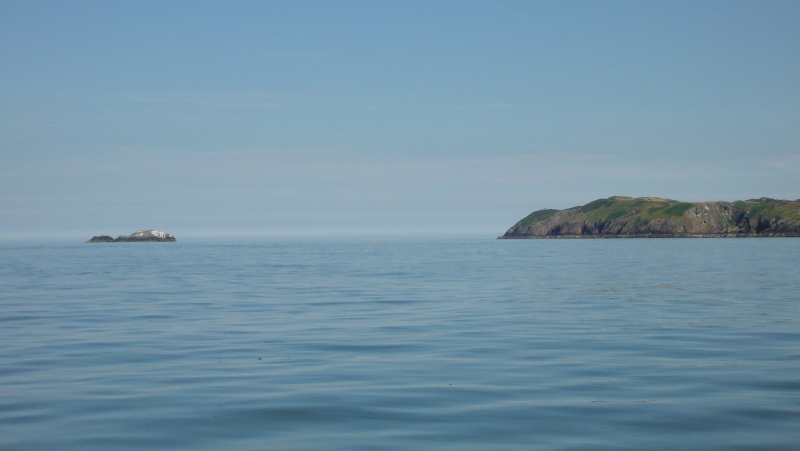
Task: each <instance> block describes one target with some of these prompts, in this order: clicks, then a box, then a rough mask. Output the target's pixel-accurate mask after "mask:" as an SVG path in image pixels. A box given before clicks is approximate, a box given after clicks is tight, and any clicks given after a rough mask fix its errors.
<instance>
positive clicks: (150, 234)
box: [87, 230, 177, 243]
mask: <svg viewBox="0 0 800 451" xmlns="http://www.w3.org/2000/svg"><path fill="white" fill-rule="evenodd" d="M159 241H163V242H174V241H177V240H176V239H175V237H174V236H173V235H172V234H169V233H166V232H160V231H158V230H139V231H138V232H134V233H132V234H130V235H121V236H119V237H117V239H114V238H111V236H109V235H100V236H94V237H92V239H90V240H89V241H87V243H125V242H159Z"/></svg>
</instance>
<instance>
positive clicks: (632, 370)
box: [0, 238, 800, 451]
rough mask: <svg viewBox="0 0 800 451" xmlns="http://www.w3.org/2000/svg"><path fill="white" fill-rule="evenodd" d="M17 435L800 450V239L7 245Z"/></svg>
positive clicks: (3, 382) (137, 440) (197, 446)
mask: <svg viewBox="0 0 800 451" xmlns="http://www.w3.org/2000/svg"><path fill="white" fill-rule="evenodd" d="M0 449H2V450H4V451H5V450H26V451H28V450H48V451H49V450H159V449H187V450H222V449H231V450H318V449H319V450H322V449H325V450H329V449H332V450H412V449H413V450H627V449H630V450H641V449H652V450H662V449H693V450H733V449H764V450H797V449H800V239H797V238H794V239H792V238H760V239H758V238H757V239H622V240H552V241H551V240H510V241H505V240H494V239H489V238H487V239H439V238H413V239H411V238H403V239H401V238H397V239H387V240H380V241H378V242H377V243H372V242H371V239H364V240H358V239H327V240H325V239H321V240H319V241H314V240H289V239H287V240H282V241H281V240H274V241H258V242H254V243H245V242H238V243H237V242H227V243H226V242H217V243H204V242H195V243H191V242H188V241H187V242H178V243H114V244H83V243H74V244H67V243H60V244H58V243H55V244H54V243H39V244H35V243H26V244H12V243H5V244H2V245H0Z"/></svg>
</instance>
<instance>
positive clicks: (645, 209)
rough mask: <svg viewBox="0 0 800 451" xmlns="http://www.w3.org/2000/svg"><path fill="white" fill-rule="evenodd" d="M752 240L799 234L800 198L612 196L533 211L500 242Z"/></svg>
mask: <svg viewBox="0 0 800 451" xmlns="http://www.w3.org/2000/svg"><path fill="white" fill-rule="evenodd" d="M751 236H800V199H798V200H795V201H788V200H777V199H770V198H766V197H762V198H760V199H750V200H746V201H735V202H678V201H675V200H670V199H659V198H655V197H639V198H632V197H623V196H615V197H609V198H607V199H598V200H595V201H594V202H590V203H588V204H586V205H583V206H580V207H573V208H568V209H566V210H553V209H544V210H538V211H535V212H533V213H531V214H530V215H528V216H527V217H525V218H523V219H522V220H520V221H519V222H517V223H516V224H514V226H513V227H511V228H510V229H508V231H507V232H506V233H505V234H504V235H503V236H501V237H499V238H502V239H509V238H512V239H513V238H679V237H751Z"/></svg>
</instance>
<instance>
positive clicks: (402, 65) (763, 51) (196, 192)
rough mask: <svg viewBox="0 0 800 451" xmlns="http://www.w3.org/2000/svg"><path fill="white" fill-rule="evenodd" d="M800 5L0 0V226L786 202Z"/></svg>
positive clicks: (243, 222)
mask: <svg viewBox="0 0 800 451" xmlns="http://www.w3.org/2000/svg"><path fill="white" fill-rule="evenodd" d="M798 105H800V3H798V2H796V1H789V2H730V1H726V2H696V1H692V2H509V1H485V2H484V1H458V2H445V1H438V2H416V3H415V2H407V1H403V2H395V3H389V2H330V1H322V2H300V1H291V2H239V3H236V4H234V5H229V4H227V3H225V4H223V3H221V2H219V3H214V2H166V4H164V2H138V1H137V2H105V1H103V2H62V1H59V2H32V1H24V2H9V1H0V237H5V238H16V237H28V236H30V237H33V236H51V235H59V236H75V237H84V236H91V235H93V234H100V233H107V234H112V235H118V234H122V233H130V232H133V231H135V230H138V229H142V228H156V229H160V230H166V231H168V232H170V233H173V234H175V235H176V236H178V237H179V238H180V237H181V236H185V237H191V236H203V235H209V234H211V235H213V234H287V233H301V234H318V233H364V234H367V235H380V234H386V233H404V232H405V233H412V232H413V233H417V232H434V233H441V232H452V233H480V234H486V236H489V237H492V236H496V235H500V234H502V233H503V232H504V231H505V229H506V228H507V227H509V226H510V225H511V224H513V223H514V222H515V221H516V220H518V219H519V218H521V217H523V216H525V215H527V214H528V213H530V212H531V211H533V210H537V209H540V208H545V207H550V208H566V207H571V206H574V205H578V204H583V203H586V202H589V201H591V200H594V199H596V198H599V197H607V196H611V195H630V196H660V197H669V198H675V199H681V200H735V199H743V198H751V197H761V196H769V197H776V198H788V199H795V198H798V197H800V108H798Z"/></svg>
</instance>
